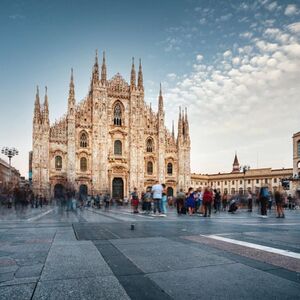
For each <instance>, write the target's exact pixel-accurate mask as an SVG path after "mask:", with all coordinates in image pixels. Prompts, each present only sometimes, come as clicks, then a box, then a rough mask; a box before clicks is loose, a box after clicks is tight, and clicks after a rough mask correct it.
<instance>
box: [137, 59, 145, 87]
mask: <svg viewBox="0 0 300 300" xmlns="http://www.w3.org/2000/svg"><path fill="white" fill-rule="evenodd" d="M138 88H139V90H143V89H144V83H143V71H142V61H141V59H140V63H139V73H138Z"/></svg>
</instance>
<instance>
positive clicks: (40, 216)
mask: <svg viewBox="0 0 300 300" xmlns="http://www.w3.org/2000/svg"><path fill="white" fill-rule="evenodd" d="M53 211H54V208H52V209H49V210H47V211H45V212H43V213H41V214H39V215H37V216H34V217H31V218H28V219H26V221H27V222H30V221H34V220H38V219H40V218H42V217H44V216H46V215H48V214H50V213H51V212H53Z"/></svg>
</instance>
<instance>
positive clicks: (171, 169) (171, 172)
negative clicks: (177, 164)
mask: <svg viewBox="0 0 300 300" xmlns="http://www.w3.org/2000/svg"><path fill="white" fill-rule="evenodd" d="M167 174H168V175H172V174H173V165H172V164H171V163H168V165H167Z"/></svg>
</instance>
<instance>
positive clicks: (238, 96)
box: [0, 0, 300, 175]
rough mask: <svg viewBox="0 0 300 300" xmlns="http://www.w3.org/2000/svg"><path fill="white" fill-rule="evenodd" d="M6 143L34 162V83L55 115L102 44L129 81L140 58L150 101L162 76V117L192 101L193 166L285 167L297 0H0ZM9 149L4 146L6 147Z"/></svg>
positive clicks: (294, 108) (294, 103)
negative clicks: (235, 160) (45, 92)
mask: <svg viewBox="0 0 300 300" xmlns="http://www.w3.org/2000/svg"><path fill="white" fill-rule="evenodd" d="M0 38H1V47H0V101H1V118H0V128H1V129H0V147H2V146H15V147H17V148H18V149H19V151H20V155H19V156H18V157H17V158H15V159H14V161H13V163H14V165H15V166H16V167H17V168H19V169H20V170H21V172H22V174H24V175H25V174H26V173H27V165H28V151H29V150H30V149H31V143H32V141H31V135H32V113H33V102H34V95H35V86H36V85H37V84H38V85H39V86H40V89H41V90H42V91H43V87H44V86H45V85H47V86H48V95H49V106H50V119H51V121H52V122H53V121H54V120H55V119H56V118H59V117H60V116H61V115H63V114H64V113H65V111H66V105H67V93H68V83H69V77H70V68H71V67H73V68H74V75H75V90H76V99H77V101H80V100H81V99H82V98H84V97H85V95H86V94H87V91H88V86H89V81H90V76H91V68H92V64H93V60H94V54H95V49H99V52H101V51H103V50H105V51H106V56H107V65H108V74H109V77H112V76H113V75H114V74H115V73H117V72H120V73H121V74H122V75H123V76H124V77H125V78H126V79H127V80H128V77H129V72H130V65H131V57H132V56H134V57H136V58H139V57H141V58H142V62H143V70H144V81H145V91H146V99H145V100H146V101H147V102H148V103H149V102H152V104H153V107H156V104H157V94H158V87H159V82H160V81H161V82H162V84H163V92H164V99H165V109H166V121H167V125H168V126H169V127H170V125H171V121H172V119H175V121H176V119H177V114H178V106H179V105H184V106H187V107H188V111H189V116H190V123H191V125H190V127H191V139H192V157H191V159H192V171H194V172H201V173H207V172H219V171H230V168H231V164H232V161H233V156H234V152H235V151H237V152H238V156H239V158H240V161H241V163H243V164H248V165H250V166H251V167H252V168H254V167H256V166H259V167H274V168H279V167H290V166H291V165H292V148H291V136H292V134H293V133H294V132H296V131H299V130H300V119H299V116H298V115H299V113H298V112H299V108H300V107H299V106H300V101H299V98H300V84H299V76H300V1H299V0H297V1H268V0H256V1H228V0H227V1H222V0H219V1H192V0H185V1H184V0H182V1H174V0H173V1H171V0H170V1H169V0H165V1H120V0H118V1H113V2H112V1H101V0H98V1H83V0H82V1H53V0H52V1H50V0H49V1H46V0H42V1H30V0H29V1H24V0H23V1H8V0H4V1H1V4H0ZM2 158H3V156H2Z"/></svg>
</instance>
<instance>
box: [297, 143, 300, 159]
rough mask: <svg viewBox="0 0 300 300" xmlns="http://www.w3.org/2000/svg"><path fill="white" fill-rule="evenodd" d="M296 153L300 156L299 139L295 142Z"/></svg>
mask: <svg viewBox="0 0 300 300" xmlns="http://www.w3.org/2000/svg"><path fill="white" fill-rule="evenodd" d="M297 155H298V156H300V141H298V142H297Z"/></svg>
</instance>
